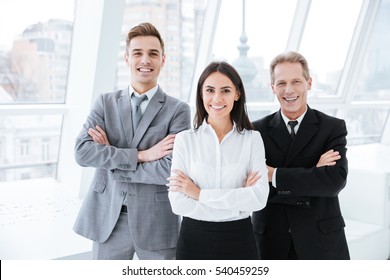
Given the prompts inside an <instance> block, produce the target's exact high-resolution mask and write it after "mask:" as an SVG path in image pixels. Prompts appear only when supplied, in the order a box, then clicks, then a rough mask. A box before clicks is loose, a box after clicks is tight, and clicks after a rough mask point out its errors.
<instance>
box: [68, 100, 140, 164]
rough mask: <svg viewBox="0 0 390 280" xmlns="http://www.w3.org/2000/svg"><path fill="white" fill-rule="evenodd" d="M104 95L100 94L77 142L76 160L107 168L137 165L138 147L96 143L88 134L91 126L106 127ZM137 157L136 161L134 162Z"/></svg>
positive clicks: (80, 162)
mask: <svg viewBox="0 0 390 280" xmlns="http://www.w3.org/2000/svg"><path fill="white" fill-rule="evenodd" d="M104 98H106V97H104V95H103V94H102V95H100V96H99V97H98V98H97V99H96V101H95V103H94V105H93V106H92V109H91V112H90V114H89V116H88V117H87V120H86V122H85V123H84V125H83V127H82V129H81V131H80V133H79V135H78V136H77V138H76V143H75V149H74V153H75V160H76V162H77V163H78V164H79V165H80V166H83V167H95V168H102V169H107V170H113V169H131V168H135V167H136V164H135V163H136V159H137V149H129V148H117V147H114V146H109V145H104V144H98V143H95V142H94V141H93V140H92V138H91V137H90V136H89V135H88V129H89V128H95V127H96V126H97V125H98V126H100V127H101V128H102V129H103V130H104V131H106V132H107V130H106V129H107V128H106V127H105V121H104V118H105V108H104ZM134 159H135V162H134Z"/></svg>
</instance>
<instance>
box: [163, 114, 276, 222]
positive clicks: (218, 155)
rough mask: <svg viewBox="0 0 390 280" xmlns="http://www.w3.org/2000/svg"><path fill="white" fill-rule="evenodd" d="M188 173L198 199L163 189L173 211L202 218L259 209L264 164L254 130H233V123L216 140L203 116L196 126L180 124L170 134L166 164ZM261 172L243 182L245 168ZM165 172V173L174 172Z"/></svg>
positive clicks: (265, 195) (264, 185)
mask: <svg viewBox="0 0 390 280" xmlns="http://www.w3.org/2000/svg"><path fill="white" fill-rule="evenodd" d="M174 169H178V170H181V171H183V172H184V173H185V174H186V175H188V176H189V177H190V178H191V179H192V180H193V181H194V183H195V184H196V185H197V186H198V187H199V188H200V189H201V191H200V197H199V201H197V200H194V199H192V198H189V197H188V196H186V195H184V194H182V193H180V192H173V191H171V192H169V200H170V202H171V205H172V210H173V212H174V213H175V214H177V215H182V216H185V217H190V218H193V219H197V220H203V221H213V222H217V221H233V220H239V219H244V218H247V217H249V215H250V214H251V212H252V211H257V210H261V209H262V208H264V206H265V205H266V202H267V199H268V192H269V186H268V175H267V173H268V170H267V167H266V164H265V152H264V144H263V140H262V138H261V136H260V133H259V132H257V131H253V130H243V131H241V132H238V131H237V129H236V127H235V126H234V127H233V129H232V130H231V131H230V132H229V133H228V134H227V135H226V136H225V138H224V139H223V140H222V141H221V143H219V140H218V137H217V135H216V133H215V131H214V129H213V128H212V127H211V125H209V124H207V123H206V122H205V121H204V122H203V124H202V125H201V126H200V127H199V128H198V129H197V130H193V129H190V130H186V131H182V132H180V133H178V134H177V135H176V138H175V144H174V148H173V158H172V170H174ZM251 171H259V175H261V178H260V179H259V180H258V181H257V182H256V184H255V185H253V186H251V187H245V182H246V179H247V176H248V174H249V172H251ZM174 175H175V174H174V173H171V176H174Z"/></svg>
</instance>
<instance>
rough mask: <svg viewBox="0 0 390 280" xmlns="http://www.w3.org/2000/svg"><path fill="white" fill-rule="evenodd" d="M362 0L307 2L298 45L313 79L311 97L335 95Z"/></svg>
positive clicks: (317, 0) (316, 0) (318, 0)
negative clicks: (304, 23) (309, 3)
mask: <svg viewBox="0 0 390 280" xmlns="http://www.w3.org/2000/svg"><path fill="white" fill-rule="evenodd" d="M361 6H362V1H338V0H329V1H320V0H314V1H312V3H311V6H310V10H309V14H308V18H307V22H306V25H305V30H304V33H303V37H302V42H301V44H300V48H299V52H301V53H302V54H303V55H304V56H305V57H306V59H307V61H308V62H309V67H310V74H311V76H312V78H313V87H312V90H311V95H312V96H311V97H312V98H316V97H324V96H332V95H333V96H334V95H336V90H337V86H338V85H339V80H340V76H341V73H342V71H343V68H344V63H345V59H346V57H347V54H348V49H349V45H350V43H351V39H352V35H353V32H354V31H355V26H356V22H357V19H358V15H359V12H360V8H361Z"/></svg>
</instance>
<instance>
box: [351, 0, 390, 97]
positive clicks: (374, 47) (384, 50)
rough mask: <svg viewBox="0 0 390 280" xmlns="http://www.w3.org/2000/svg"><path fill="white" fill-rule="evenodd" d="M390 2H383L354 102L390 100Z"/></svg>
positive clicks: (358, 81)
mask: <svg viewBox="0 0 390 280" xmlns="http://www.w3.org/2000/svg"><path fill="white" fill-rule="evenodd" d="M389 15H390V1H389V0H383V1H382V4H381V7H380V8H379V13H378V16H377V17H376V19H375V24H374V27H373V31H372V33H371V35H370V36H371V38H370V41H369V45H368V48H367V53H366V56H365V57H364V62H363V64H362V65H363V67H362V68H361V70H362V71H361V74H360V77H359V79H358V80H357V90H356V94H355V95H354V100H390V78H389V77H390V52H389V50H390V36H389V30H390V16H389Z"/></svg>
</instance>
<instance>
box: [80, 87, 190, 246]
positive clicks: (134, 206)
mask: <svg viewBox="0 0 390 280" xmlns="http://www.w3.org/2000/svg"><path fill="white" fill-rule="evenodd" d="M96 125H99V126H100V127H102V128H103V130H104V131H105V132H106V134H107V137H108V140H109V142H110V144H111V145H110V146H109V145H102V144H96V143H94V142H93V141H92V139H91V137H90V136H89V135H88V133H87V132H88V129H89V128H95V127H96ZM189 128H190V108H189V106H188V104H186V103H184V102H181V101H179V100H177V99H175V98H173V97H170V96H168V95H166V94H165V93H164V92H163V91H162V89H161V88H159V89H158V90H157V92H156V94H155V95H154V96H153V98H152V99H151V100H150V101H149V104H148V106H147V107H146V109H145V112H144V114H143V117H142V119H141V121H140V123H139V126H138V128H137V130H136V131H133V129H132V125H131V105H130V96H129V93H128V90H127V89H126V90H120V91H116V92H112V93H105V94H102V95H100V96H99V97H98V98H97V100H96V102H95V104H94V106H93V108H92V110H91V113H90V114H89V116H88V118H87V121H86V122H85V124H84V126H83V128H82V130H81V132H80V134H79V136H78V137H77V139H76V145H75V158H76V161H77V163H78V164H79V165H81V166H88V167H95V168H96V171H95V175H94V177H93V180H92V183H91V187H90V189H89V191H88V193H87V195H86V197H85V199H84V202H83V205H82V207H81V209H80V213H79V215H78V217H77V220H76V223H75V225H74V231H75V232H76V233H78V234H80V235H82V236H84V237H86V238H89V239H91V240H93V241H96V242H104V241H106V240H107V239H108V237H109V236H110V234H111V232H112V230H113V228H114V226H115V224H116V222H117V220H118V217H119V214H120V211H121V206H122V204H123V203H124V201H125V203H126V204H127V207H128V219H129V225H130V230H131V234H132V236H133V238H134V241H135V244H136V245H137V246H138V247H140V248H142V249H145V250H160V249H167V248H175V247H176V243H177V237H178V231H179V217H178V216H176V215H174V214H173V213H172V209H171V206H170V203H169V200H168V191H167V187H166V185H165V184H166V183H167V180H166V178H168V177H169V175H170V168H171V155H168V156H166V157H164V158H162V159H160V160H157V161H153V162H148V163H137V153H138V150H145V149H148V148H150V147H152V146H154V145H155V144H157V143H158V142H159V141H160V140H162V139H163V138H164V137H165V136H167V135H168V134H172V133H178V132H180V131H182V130H185V129H189ZM125 198H126V199H125Z"/></svg>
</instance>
